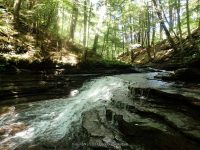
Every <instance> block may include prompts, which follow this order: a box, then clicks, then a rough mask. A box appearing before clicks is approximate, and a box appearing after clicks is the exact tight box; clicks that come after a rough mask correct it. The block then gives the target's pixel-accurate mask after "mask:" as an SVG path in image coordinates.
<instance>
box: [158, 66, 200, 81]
mask: <svg viewBox="0 0 200 150" xmlns="http://www.w3.org/2000/svg"><path fill="white" fill-rule="evenodd" d="M199 76H200V70H199V68H181V69H177V70H176V71H175V72H174V74H171V75H170V76H163V77H162V79H163V80H171V81H187V82H200V78H199Z"/></svg>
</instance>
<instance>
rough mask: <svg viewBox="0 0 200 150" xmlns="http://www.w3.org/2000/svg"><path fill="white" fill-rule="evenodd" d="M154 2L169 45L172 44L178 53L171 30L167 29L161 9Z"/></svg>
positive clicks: (154, 1) (154, 0) (154, 2)
mask: <svg viewBox="0 0 200 150" xmlns="http://www.w3.org/2000/svg"><path fill="white" fill-rule="evenodd" d="M152 2H153V4H154V6H155V8H156V13H157V16H158V18H159V20H160V24H161V26H162V27H163V29H164V31H165V34H166V36H167V39H168V41H169V43H170V44H171V46H172V47H173V48H174V50H175V51H177V48H176V44H175V42H174V40H173V38H172V37H171V35H170V32H169V30H168V29H167V27H166V25H165V22H164V20H163V17H162V13H161V12H160V9H159V7H158V5H157V2H156V0H152Z"/></svg>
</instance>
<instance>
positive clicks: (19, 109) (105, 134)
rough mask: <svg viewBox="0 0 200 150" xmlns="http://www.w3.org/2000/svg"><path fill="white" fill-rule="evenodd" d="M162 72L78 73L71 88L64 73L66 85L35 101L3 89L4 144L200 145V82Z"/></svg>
mask: <svg viewBox="0 0 200 150" xmlns="http://www.w3.org/2000/svg"><path fill="white" fill-rule="evenodd" d="M158 74H159V73H135V74H123V75H113V76H105V77H94V76H93V77H91V76H90V77H88V76H87V77H85V76H84V77H76V79H84V80H81V82H75V81H74V83H76V84H72V85H76V86H71V87H72V88H71V89H70V88H66V85H67V84H64V85H65V86H64V85H63V83H68V82H67V81H68V80H69V77H63V78H62V80H63V82H61V83H62V84H61V85H62V86H57V84H56V86H55V85H54V86H52V85H51V86H52V87H53V88H50V89H47V90H46V91H45V92H47V93H51V94H52V95H54V93H55V95H57V96H56V97H55V98H54V97H53V98H51V99H50V100H49V98H50V97H51V96H48V97H43V96H44V95H45V92H44V95H43V96H41V94H39V98H38V100H37V101H35V100H34V99H35V98H36V97H37V96H36V94H33V95H35V96H33V97H32V96H27V95H25V96H24V97H25V98H26V100H23V99H22V97H23V96H22V95H23V94H22V95H20V94H19V95H18V97H15V98H14V97H13V95H10V96H9V95H7V97H9V100H7V99H6V96H5V95H4V99H3V101H2V102H1V114H0V119H1V120H0V149H2V150H3V149H13V150H14V149H17V150H21V149H27V150H51V149H52V150H53V149H56V150H65V149H72V150H79V149H86V150H90V149H91V150H92V149H119V150H120V149H123V150H128V149H133V150H148V149H152V150H155V149H161V150H168V149H170V150H171V149H174V150H196V149H197V150H198V149H199V147H200V144H199V142H200V120H199V117H200V109H199V107H200V92H199V90H198V88H199V85H198V84H194V83H193V84H192V85H190V84H187V85H186V84H185V83H174V82H163V81H161V80H158V79H155V76H157V75H158ZM161 74H166V72H163V73H161ZM57 81H58V80H57ZM59 81H60V80H59ZM64 81H65V82H64ZM71 81H72V80H71ZM76 81H77V80H76ZM79 81H80V80H79ZM39 83H40V82H39ZM50 83H51V82H47V84H50ZM55 83H57V82H55V80H54V82H52V84H55ZM31 85H32V87H35V86H34V84H31ZM37 85H38V84H37ZM77 85H79V86H77ZM51 86H50V87H51ZM5 87H6V86H5ZM5 87H4V90H5ZM37 87H38V86H37ZM39 87H40V86H39ZM45 87H46V86H45ZM47 87H48V86H47ZM64 87H65V88H64ZM33 89H34V88H33ZM66 89H68V90H66ZM54 90H55V91H57V92H53V91H54ZM22 91H23V90H22ZM58 91H62V92H58ZM64 91H66V93H67V94H66V95H65V94H61V93H64ZM21 93H23V92H21ZM51 94H50V95H51ZM29 97H30V98H29ZM15 100H17V103H15V104H13V102H14V101H15Z"/></svg>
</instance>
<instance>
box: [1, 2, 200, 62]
mask: <svg viewBox="0 0 200 150" xmlns="http://www.w3.org/2000/svg"><path fill="white" fill-rule="evenodd" d="M1 1H2V2H1V3H2V4H3V5H2V7H3V6H5V7H6V8H8V9H9V10H10V11H12V12H13V14H14V20H15V26H16V27H20V26H22V23H23V26H25V27H26V28H27V30H28V31H29V32H32V33H33V34H35V36H36V39H40V41H41V40H44V37H45V38H46V37H48V39H51V40H56V41H57V46H58V47H60V49H61V48H63V47H65V46H66V41H69V42H73V43H75V44H77V45H81V46H82V47H84V48H85V50H84V51H85V52H84V53H85V54H86V53H87V51H88V50H90V51H93V52H95V53H97V54H99V55H101V56H102V57H103V58H105V59H108V60H114V59H116V58H117V57H118V56H120V55H121V54H122V53H123V54H124V53H126V52H129V50H130V47H131V45H133V44H139V45H140V46H141V48H146V50H147V53H148V56H149V59H150V60H151V59H152V58H153V57H155V56H153V55H154V54H151V50H150V49H155V46H156V43H158V42H159V41H163V40H165V39H167V41H168V43H169V44H170V45H171V47H173V49H174V50H175V51H178V50H180V51H184V44H183V43H184V38H187V37H188V38H190V41H191V43H192V45H195V46H196V47H198V46H199V45H198V44H196V43H194V42H193V40H192V36H191V34H192V32H193V31H194V30H195V29H197V28H198V27H199V26H200V17H199V16H200V5H199V0H1Z"/></svg>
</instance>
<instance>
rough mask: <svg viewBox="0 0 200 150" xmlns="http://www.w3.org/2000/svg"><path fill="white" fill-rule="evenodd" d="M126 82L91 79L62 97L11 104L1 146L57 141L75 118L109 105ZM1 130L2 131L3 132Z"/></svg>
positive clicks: (2, 120)
mask: <svg viewBox="0 0 200 150" xmlns="http://www.w3.org/2000/svg"><path fill="white" fill-rule="evenodd" d="M123 88H124V82H123V80H122V79H119V78H117V77H103V78H99V79H95V80H92V81H90V82H88V83H86V84H85V85H83V87H82V88H81V89H80V90H79V91H77V90H75V91H72V96H71V97H69V98H63V99H54V100H44V101H38V102H30V103H25V104H20V105H15V106H13V107H10V108H9V110H8V113H5V114H4V115H1V116H0V129H1V130H2V132H3V133H4V135H3V136H2V137H3V138H2V139H0V149H4V148H5V149H15V148H16V147H18V146H19V145H21V144H23V143H24V142H29V141H30V142H31V141H32V140H35V139H37V140H42V141H52V142H56V141H58V140H60V139H62V138H63V137H64V136H65V135H66V134H67V133H69V132H70V129H71V125H72V124H73V122H77V121H79V120H80V119H81V114H82V113H83V112H85V111H87V110H89V109H92V108H94V107H98V106H103V105H107V104H108V103H109V101H110V100H111V97H112V92H113V91H115V90H119V89H123ZM1 130H0V132H1Z"/></svg>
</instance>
